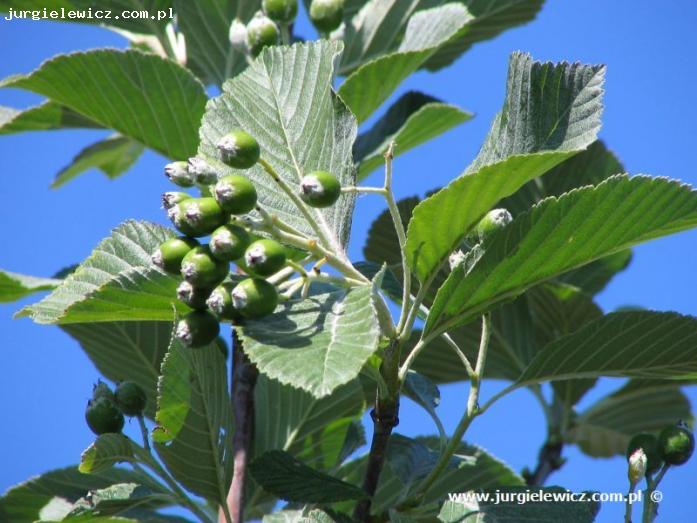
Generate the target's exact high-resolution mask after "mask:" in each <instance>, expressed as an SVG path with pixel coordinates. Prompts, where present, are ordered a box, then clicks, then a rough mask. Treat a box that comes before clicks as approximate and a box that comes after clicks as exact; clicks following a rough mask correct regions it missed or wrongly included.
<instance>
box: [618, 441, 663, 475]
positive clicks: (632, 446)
mask: <svg viewBox="0 0 697 523" xmlns="http://www.w3.org/2000/svg"><path fill="white" fill-rule="evenodd" d="M637 449H641V450H643V451H644V454H646V460H647V461H646V473H647V474H653V473H654V472H656V471H657V470H658V469H659V468H661V465H663V460H662V459H661V454H660V453H659V452H658V438H657V437H656V436H654V435H653V434H649V433H648V432H641V433H639V434H636V435H635V436H633V437H632V439H630V440H629V445H627V453H626V456H627V460H629V458H630V457H631V455H632V454H634V452H635V451H636V450H637Z"/></svg>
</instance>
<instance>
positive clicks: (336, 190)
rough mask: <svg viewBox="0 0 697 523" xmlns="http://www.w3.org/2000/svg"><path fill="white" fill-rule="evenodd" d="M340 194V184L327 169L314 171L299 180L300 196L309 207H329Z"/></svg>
mask: <svg viewBox="0 0 697 523" xmlns="http://www.w3.org/2000/svg"><path fill="white" fill-rule="evenodd" d="M340 195H341V184H340V183H339V180H338V179H337V177H336V176H334V175H333V174H332V173H329V172H327V171H315V172H312V173H310V174H308V175H306V176H304V177H303V179H302V180H300V197H301V198H302V199H303V201H304V202H305V203H307V204H308V205H309V206H311V207H329V206H331V205H334V202H336V200H338V199H339V196H340Z"/></svg>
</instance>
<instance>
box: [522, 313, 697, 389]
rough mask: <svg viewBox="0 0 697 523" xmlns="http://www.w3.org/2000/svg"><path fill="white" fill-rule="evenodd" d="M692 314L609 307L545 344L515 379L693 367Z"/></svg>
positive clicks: (679, 372) (696, 327) (661, 374)
mask: <svg viewBox="0 0 697 523" xmlns="http://www.w3.org/2000/svg"><path fill="white" fill-rule="evenodd" d="M695 340H697V319H695V318H693V317H690V316H681V315H679V314H676V313H673V312H652V311H632V312H615V313H611V314H608V315H606V316H603V317H602V318H600V319H598V320H595V321H593V322H591V323H589V324H587V325H586V326H585V327H583V328H581V329H579V330H577V331H576V332H574V333H573V334H570V335H568V336H564V337H562V338H560V339H558V340H557V341H554V342H552V343H550V344H549V345H547V346H546V347H545V348H544V349H543V350H542V351H540V352H539V353H538V354H537V356H536V357H535V359H534V360H533V361H532V362H531V363H530V365H529V366H528V368H527V369H526V370H525V372H524V373H523V374H522V375H521V377H520V379H519V380H518V382H519V383H520V384H527V383H539V382H542V381H553V380H564V379H569V378H593V377H598V376H617V377H636V378H660V379H677V378H688V377H690V378H691V377H692V376H694V375H695V372H697V344H696V343H695Z"/></svg>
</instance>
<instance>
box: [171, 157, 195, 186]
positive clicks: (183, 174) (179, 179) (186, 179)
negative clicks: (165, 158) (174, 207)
mask: <svg viewBox="0 0 697 523" xmlns="http://www.w3.org/2000/svg"><path fill="white" fill-rule="evenodd" d="M165 176H166V177H167V178H169V181H170V182H172V183H173V184H175V185H178V186H179V187H191V186H192V185H194V183H195V179H194V176H193V174H191V173H190V172H189V164H188V163H186V162H172V163H168V164H167V165H165Z"/></svg>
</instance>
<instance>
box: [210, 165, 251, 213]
mask: <svg viewBox="0 0 697 523" xmlns="http://www.w3.org/2000/svg"><path fill="white" fill-rule="evenodd" d="M213 194H214V195H215V199H216V201H217V202H218V205H220V207H222V209H223V210H224V211H225V212H227V213H230V214H246V213H248V212H249V211H251V210H252V209H254V206H255V205H256V204H257V190H256V189H255V188H254V185H252V182H250V181H249V180H248V179H247V178H245V177H244V176H240V175H239V174H231V175H229V176H225V177H223V178H221V179H220V180H219V181H218V183H217V184H215V188H214V190H213Z"/></svg>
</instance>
